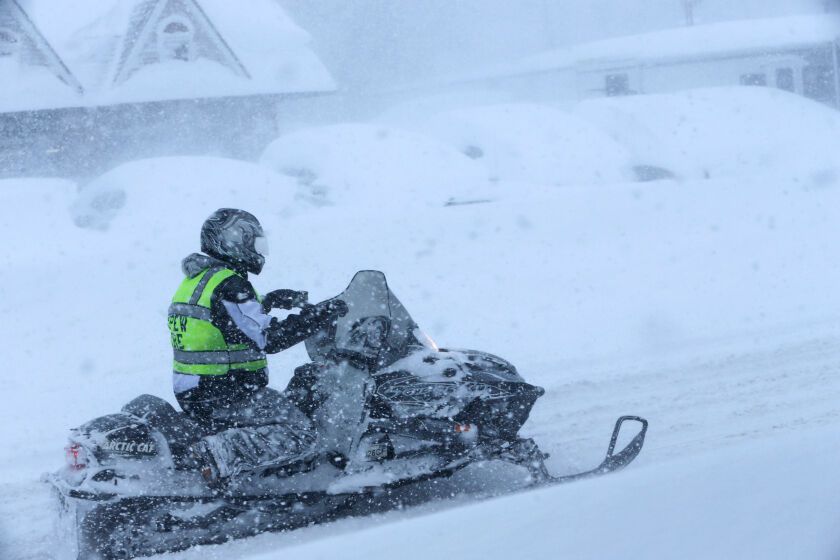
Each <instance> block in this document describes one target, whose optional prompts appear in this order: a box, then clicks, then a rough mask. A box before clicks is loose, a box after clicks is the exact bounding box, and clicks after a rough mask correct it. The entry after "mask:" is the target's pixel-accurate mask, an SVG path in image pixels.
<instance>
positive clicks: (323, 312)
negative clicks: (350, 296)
mask: <svg viewBox="0 0 840 560" xmlns="http://www.w3.org/2000/svg"><path fill="white" fill-rule="evenodd" d="M347 311H348V309H347V304H346V303H344V300H341V299H329V300H327V301H322V302H321V303H319V304H317V305H313V306H312V307H310V308H309V309H306V310H305V313H307V314H312V315H316V316H321V317H334V316H336V315H337V316H339V317H344V316H345V315H347Z"/></svg>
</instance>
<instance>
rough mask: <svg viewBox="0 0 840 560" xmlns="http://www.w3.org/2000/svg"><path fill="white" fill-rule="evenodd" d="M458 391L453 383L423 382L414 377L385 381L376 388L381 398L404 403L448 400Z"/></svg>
mask: <svg viewBox="0 0 840 560" xmlns="http://www.w3.org/2000/svg"><path fill="white" fill-rule="evenodd" d="M457 391H458V385H456V384H455V383H425V382H421V381H417V379H416V378H400V379H394V380H391V381H386V382H385V383H383V384H382V385H380V386H379V387H378V388H377V389H376V393H377V394H378V395H380V396H382V397H383V398H385V399H387V400H389V401H391V402H398V403H404V404H425V403H429V402H433V401H439V400H448V399H449V398H451V397H452V396H453V395H454V394H455V393H456V392H457Z"/></svg>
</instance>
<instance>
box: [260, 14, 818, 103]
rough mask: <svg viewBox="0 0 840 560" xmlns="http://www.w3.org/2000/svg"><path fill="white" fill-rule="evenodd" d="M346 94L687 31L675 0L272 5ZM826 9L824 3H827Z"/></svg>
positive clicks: (708, 17) (709, 18) (705, 17)
mask: <svg viewBox="0 0 840 560" xmlns="http://www.w3.org/2000/svg"><path fill="white" fill-rule="evenodd" d="M277 1H279V2H280V4H281V5H282V6H283V7H285V8H286V9H287V10H288V11H289V13H290V14H291V15H292V16H293V17H294V18H295V20H296V21H297V22H298V23H299V24H300V25H301V26H303V27H304V29H306V30H308V31H309V32H310V33H311V34H312V35H313V37H314V39H315V48H316V50H317V51H318V53H319V54H320V55H321V56H322V58H323V59H324V61H325V62H326V63H327V66H328V67H329V68H330V69H331V70H333V72H334V73H335V75H336V77H337V78H338V81H339V82H340V83H341V84H342V85H343V86H344V87H346V88H350V89H356V88H360V89H368V88H376V87H382V86H393V85H395V83H400V82H409V83H416V82H418V81H422V80H423V79H424V78H430V77H434V76H436V75H440V74H457V73H458V72H459V71H470V70H474V69H475V67H476V66H485V65H492V64H495V63H499V62H503V61H506V60H509V59H511V58H516V57H519V56H523V55H527V54H530V53H533V52H537V51H540V50H545V49H548V48H552V47H559V46H564V45H569V44H574V43H579V42H583V41H590V40H597V39H603V38H607V37H613V36H619V35H630V34H635V33H643V32H646V31H653V30H657V29H664V28H669V27H676V26H680V25H684V24H685V12H684V9H683V1H682V0H583V1H574V2H569V1H560V0H516V1H511V0H352V1H348V0H316V1H313V0H277ZM828 1H829V2H830V1H831V0H828ZM825 3H826V0H736V1H731V0H703V1H702V2H701V3H700V4H699V5H698V6H697V8H696V9H695V21H696V23H698V24H701V23H711V22H715V21H722V20H730V19H746V18H758V17H773V16H784V15H793V14H802V13H815V12H821V11H823V10H824V5H825Z"/></svg>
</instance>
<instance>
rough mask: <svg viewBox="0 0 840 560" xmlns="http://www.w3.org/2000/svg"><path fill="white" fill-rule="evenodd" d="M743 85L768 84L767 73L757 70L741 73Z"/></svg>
mask: <svg viewBox="0 0 840 560" xmlns="http://www.w3.org/2000/svg"><path fill="white" fill-rule="evenodd" d="M741 85H742V86H766V85H767V74H763V73H759V72H756V73H754V74H741Z"/></svg>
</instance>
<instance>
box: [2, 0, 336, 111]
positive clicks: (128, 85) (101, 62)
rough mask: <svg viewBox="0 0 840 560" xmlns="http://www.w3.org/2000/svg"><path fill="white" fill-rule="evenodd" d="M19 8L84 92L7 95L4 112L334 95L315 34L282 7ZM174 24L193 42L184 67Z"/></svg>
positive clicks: (216, 2)
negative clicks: (169, 38)
mask: <svg viewBox="0 0 840 560" xmlns="http://www.w3.org/2000/svg"><path fill="white" fill-rule="evenodd" d="M7 1H10V0H0V3H4V2H7ZM18 1H19V4H20V6H21V7H22V8H23V10H24V11H25V12H26V13H27V14H28V16H29V18H30V19H31V21H32V22H34V24H35V26H37V28H38V29H39V30H40V33H41V34H42V35H43V36H44V37H45V38H46V40H47V41H48V42H49V43H50V44H51V45H52V46H53V47H54V49H55V51H56V52H57V53H59V55H60V56H61V58H62V59H63V61H64V62H65V63H66V65H67V67H68V68H69V69H70V72H72V75H73V76H75V78H76V79H78V81H79V82H80V83H81V85H82V87H83V88H84V94H83V95H82V96H81V97H80V96H79V95H77V94H71V93H72V92H68V91H65V90H67V89H68V88H66V86H64V85H63V84H61V83H60V82H57V86H56V88H54V89H55V90H56V91H52V89H53V88H46V89H45V88H43V84H41V86H40V89H41V91H42V92H43V93H42V94H41V95H30V96H26V97H23V99H21V97H22V96H19V95H16V96H11V95H8V96H3V97H0V111H9V110H21V109H22V108H25V109H38V108H42V107H56V106H90V105H109V104H117V103H125V102H142V101H160V100H167V99H183V98H194V97H227V96H242V95H258V94H281V93H301V92H317V91H330V90H333V89H335V84H334V82H333V80H332V77H331V76H330V74H329V72H328V71H327V69H326V67H325V66H324V65H323V64H322V63H321V61H320V60H319V59H318V57H317V56H316V55H315V53H314V52H313V51H312V49H311V47H310V36H309V35H308V34H307V33H306V32H305V31H304V30H302V29H301V28H300V27H298V26H297V25H296V24H295V23H294V22H293V21H292V20H291V19H290V18H289V17H288V16H287V15H286V13H285V12H284V11H283V9H282V8H281V7H280V6H279V4H278V3H277V2H275V1H274V0H249V1H248V2H247V3H239V2H230V1H229V0H62V1H61V2H55V1H51V0H18ZM173 21H174V22H175V24H176V29H180V30H183V31H184V33H186V34H187V35H188V36H189V37H190V38H191V39H190V41H191V43H190V45H191V48H190V52H189V53H188V54H187V55H184V56H183V58H184V59H185V60H181V59H175V58H173V59H168V60H167V59H164V58H163V56H162V55H160V49H161V48H162V47H161V44H162V43H161V41H162V29H164V27H165V26H166V25H167V24H168V23H172V22H173ZM0 73H4V71H3V69H2V68H0ZM30 73H31V72H30ZM24 77H25V76H24V75H23V74H21V75H18V76H14V77H13V78H11V79H10V80H9V81H12V80H13V81H15V82H18V83H20V82H22V81H23V79H24ZM4 81H6V80H5V79H4ZM62 87H63V89H62ZM47 90H49V91H47ZM6 97H8V98H9V99H6ZM21 105H25V107H21Z"/></svg>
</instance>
